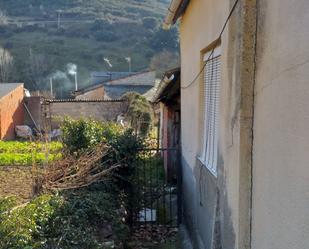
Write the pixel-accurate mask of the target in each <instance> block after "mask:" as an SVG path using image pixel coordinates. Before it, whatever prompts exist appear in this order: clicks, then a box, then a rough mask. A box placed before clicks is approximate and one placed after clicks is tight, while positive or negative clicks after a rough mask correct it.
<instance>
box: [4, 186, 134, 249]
mask: <svg viewBox="0 0 309 249" xmlns="http://www.w3.org/2000/svg"><path fill="white" fill-rule="evenodd" d="M116 194H117V193H116V192H115V191H111V190H107V189H106V188H105V187H104V186H103V185H97V186H95V187H93V188H88V189H85V190H76V191H69V192H64V193H62V194H61V195H42V196H39V197H37V198H35V199H34V200H33V201H31V202H30V203H29V204H27V205H25V206H22V207H19V208H15V209H13V207H14V206H15V205H16V203H15V200H14V199H13V198H5V199H0V238H1V240H0V249H7V248H10V249H30V248H31V249H34V248H40V249H50V248H64V249H75V248H89V249H103V248H106V247H104V246H102V243H101V242H102V238H97V236H96V231H98V230H99V229H100V228H101V229H102V225H103V224H106V225H107V224H110V225H111V226H112V231H113V233H114V236H115V238H116V239H118V238H119V240H124V239H125V238H126V236H127V234H128V228H127V227H126V225H125V224H124V223H123V221H122V217H121V216H120V215H119V214H118V213H117V211H116V210H117V209H118V208H120V203H119V201H118V199H117V198H116V196H117V195H116Z"/></svg>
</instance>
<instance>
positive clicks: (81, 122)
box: [61, 117, 122, 153]
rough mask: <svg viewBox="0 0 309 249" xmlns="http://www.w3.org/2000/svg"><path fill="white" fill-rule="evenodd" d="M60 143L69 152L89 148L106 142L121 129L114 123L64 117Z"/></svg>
mask: <svg viewBox="0 0 309 249" xmlns="http://www.w3.org/2000/svg"><path fill="white" fill-rule="evenodd" d="M61 130H62V141H63V143H64V145H65V147H66V148H67V149H68V150H69V151H70V152H71V153H73V152H78V151H80V150H83V149H88V148H91V147H93V146H95V145H97V144H99V143H101V142H108V141H109V140H111V139H113V137H114V136H116V134H120V133H121V132H122V127H121V126H119V125H117V124H114V123H102V122H99V121H95V120H92V119H86V118H80V119H72V118H70V117H66V118H65V119H64V120H63V123H62V125H61Z"/></svg>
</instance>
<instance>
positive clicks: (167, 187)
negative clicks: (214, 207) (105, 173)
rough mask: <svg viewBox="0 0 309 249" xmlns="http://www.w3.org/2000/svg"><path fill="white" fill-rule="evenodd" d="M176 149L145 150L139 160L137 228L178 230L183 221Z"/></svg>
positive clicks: (135, 222) (135, 195)
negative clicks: (159, 227) (162, 227)
mask: <svg viewBox="0 0 309 249" xmlns="http://www.w3.org/2000/svg"><path fill="white" fill-rule="evenodd" d="M179 165H180V163H179V151H178V149H176V148H155V149H148V148H145V149H143V150H141V151H140V152H139V153H138V156H137V158H136V170H135V177H134V178H135V183H134V187H133V189H134V198H135V202H136V203H137V205H136V208H135V211H134V218H133V220H134V225H135V226H141V225H147V226H155V225H159V226H167V227H177V226H178V224H179V222H180V219H181V205H180V203H181V201H180V200H181V170H180V166H179Z"/></svg>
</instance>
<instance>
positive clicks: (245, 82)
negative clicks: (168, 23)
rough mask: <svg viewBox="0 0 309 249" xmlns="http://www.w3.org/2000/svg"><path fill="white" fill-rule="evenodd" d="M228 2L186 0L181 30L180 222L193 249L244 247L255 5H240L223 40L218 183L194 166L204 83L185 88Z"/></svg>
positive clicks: (214, 35)
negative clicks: (181, 185) (188, 234)
mask: <svg viewBox="0 0 309 249" xmlns="http://www.w3.org/2000/svg"><path fill="white" fill-rule="evenodd" d="M234 2H235V1H226V0H217V1H215V0H192V1H191V2H190V4H189V6H188V9H187V11H186V13H185V14H184V16H183V17H182V19H181V25H180V43H181V78H182V82H181V85H182V91H181V98H182V104H181V111H182V122H181V126H182V127H181V130H182V134H181V135H182V157H183V158H182V165H183V193H184V196H183V199H184V215H185V217H184V218H185V222H186V225H187V228H188V230H189V233H190V235H191V238H192V241H193V243H194V248H201V249H204V248H207V249H208V248H209V249H211V248H212V249H217V248H224V249H233V248H235V249H236V248H237V249H243V248H249V244H250V200H251V196H250V193H251V192H250V191H251V185H250V183H251V179H250V176H251V172H250V169H251V145H252V130H251V128H252V107H253V82H254V81H253V73H254V68H253V66H254V63H253V62H254V57H253V56H254V41H253V39H254V34H255V32H254V31H255V6H254V4H255V1H252V0H242V1H240V2H239V5H238V6H237V8H236V10H235V13H234V14H233V16H232V18H231V20H230V22H229V24H228V27H227V30H226V31H225V32H224V34H223V36H222V37H221V51H222V56H221V60H222V66H221V71H222V74H221V79H222V80H221V94H220V99H221V100H220V111H219V113H220V115H219V120H220V122H219V163H218V176H217V177H215V176H213V174H212V173H210V171H209V170H208V169H207V168H206V167H205V166H204V165H202V164H201V163H200V162H199V160H198V159H197V158H198V156H199V155H200V152H201V146H202V137H203V131H202V124H203V118H204V117H203V115H204V114H203V108H202V102H203V99H204V92H203V81H202V77H200V79H199V80H198V81H197V82H195V83H193V84H192V85H190V86H189V87H187V86H188V84H189V83H190V82H192V80H193V79H194V78H195V77H196V75H197V74H198V73H199V72H200V70H201V68H202V58H203V54H204V53H205V52H207V51H208V50H210V49H211V48H212V44H213V42H214V41H216V40H217V39H218V36H219V33H220V31H221V28H222V26H223V24H224V22H225V20H226V18H227V16H228V14H229V11H230V9H231V6H232V3H234ZM219 43H220V42H219Z"/></svg>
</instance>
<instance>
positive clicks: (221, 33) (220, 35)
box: [181, 0, 239, 89]
mask: <svg viewBox="0 0 309 249" xmlns="http://www.w3.org/2000/svg"><path fill="white" fill-rule="evenodd" d="M238 2H239V0H236V1H235V3H234V4H233V7H232V8H231V10H230V12H229V15H228V17H227V18H226V20H225V22H224V25H223V27H222V29H221V32H220V34H219V36H218V39H217V40H219V39H220V38H221V37H222V35H223V33H224V30H225V29H226V27H227V24H228V22H229V20H230V19H231V17H232V15H233V13H234V11H235V9H236V6H237V4H238ZM214 51H215V48H213V49H212V50H211V53H210V54H209V56H208V58H207V60H206V61H205V63H204V65H203V67H202V69H201V70H200V71H199V73H198V74H197V75H196V76H195V77H194V79H193V80H192V81H191V82H190V83H189V84H188V85H186V86H182V87H181V89H187V88H189V87H190V86H191V85H193V84H194V83H195V82H196V80H197V79H198V78H199V77H200V76H201V74H202V73H203V71H204V69H205V67H206V64H207V63H206V62H207V61H209V60H210V58H211V57H212V56H213V54H214Z"/></svg>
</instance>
